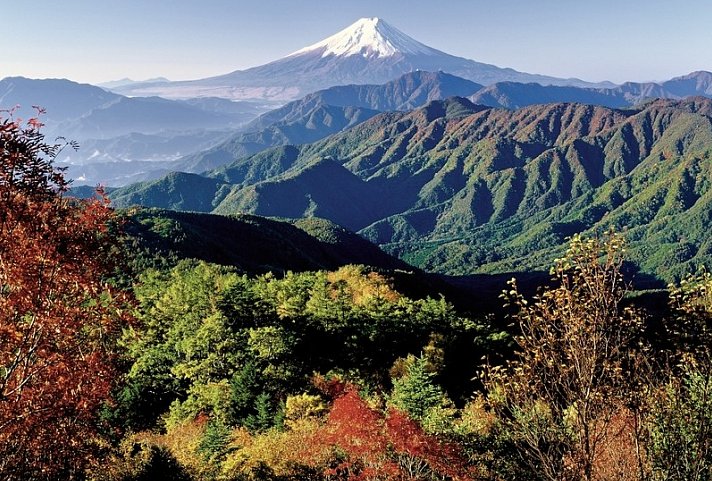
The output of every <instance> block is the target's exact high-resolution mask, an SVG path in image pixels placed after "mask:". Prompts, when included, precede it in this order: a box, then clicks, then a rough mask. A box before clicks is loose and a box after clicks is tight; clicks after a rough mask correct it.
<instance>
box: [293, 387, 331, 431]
mask: <svg viewBox="0 0 712 481" xmlns="http://www.w3.org/2000/svg"><path fill="white" fill-rule="evenodd" d="M326 411H327V406H326V404H325V403H324V401H323V400H322V399H321V397H320V396H317V395H311V394H306V393H303V394H298V395H295V396H287V401H286V402H285V410H284V416H285V424H286V425H287V426H289V427H294V426H295V425H296V424H298V423H299V422H301V421H303V420H307V419H309V418H316V417H319V416H321V415H323V414H324V413H325V412H326Z"/></svg>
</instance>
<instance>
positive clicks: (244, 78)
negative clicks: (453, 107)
mask: <svg viewBox="0 0 712 481" xmlns="http://www.w3.org/2000/svg"><path fill="white" fill-rule="evenodd" d="M417 70H426V71H438V70H442V71H444V72H447V73H450V74H452V75H456V76H458V77H462V78H465V79H468V80H471V81H473V82H477V83H480V84H483V85H490V84H492V83H496V82H502V81H512V82H537V83H540V84H545V85H577V86H591V87H593V86H604V85H601V84H594V83H589V82H584V81H582V80H578V79H560V78H555V77H550V76H546V75H537V74H528V73H523V72H518V71H516V70H513V69H510V68H500V67H497V66H494V65H490V64H485V63H481V62H476V61H474V60H468V59H465V58H461V57H456V56H453V55H449V54H447V53H445V52H441V51H440V50H436V49H434V48H432V47H428V46H427V45H424V44H422V43H420V42H418V41H417V40H415V39H413V38H411V37H409V36H408V35H406V34H405V33H403V32H401V31H400V30H398V29H397V28H395V27H394V26H392V25H390V24H388V23H387V22H385V21H384V20H382V19H380V18H362V19H359V20H357V21H356V22H355V23H353V24H352V25H350V26H348V27H346V28H345V29H343V30H342V31H340V32H338V33H336V34H334V35H332V36H331V37H329V38H326V39H324V40H322V41H320V42H317V43H315V44H313V45H311V46H309V47H305V48H302V49H299V50H297V51H296V52H294V53H292V54H290V55H287V56H286V57H284V58H281V59H279V60H275V61H273V62H270V63H267V64H265V65H261V66H258V67H253V68H250V69H247V70H238V71H234V72H231V73H228V74H225V75H220V76H217V77H210V78H206V79H200V80H191V81H181V82H163V83H146V84H132V85H129V86H127V87H120V88H118V89H117V92H119V93H123V94H129V95H141V96H150V95H159V96H163V97H167V98H186V97H201V96H219V97H226V98H233V99H248V98H265V99H277V100H284V101H286V100H294V99H296V98H299V97H302V96H304V95H305V94H308V93H310V92H314V91H316V90H322V89H325V88H328V87H332V86H336V85H347V84H380V83H385V82H388V81H390V80H392V79H394V78H396V77H398V76H400V75H403V74H405V73H408V72H413V71H417ZM611 85H612V84H608V85H606V86H611Z"/></svg>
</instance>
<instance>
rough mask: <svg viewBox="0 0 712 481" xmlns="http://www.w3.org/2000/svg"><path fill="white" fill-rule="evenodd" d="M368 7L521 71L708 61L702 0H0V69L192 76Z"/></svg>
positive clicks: (442, 45)
mask: <svg viewBox="0 0 712 481" xmlns="http://www.w3.org/2000/svg"><path fill="white" fill-rule="evenodd" d="M373 16H377V17H381V18H383V19H385V20H386V21H387V22H389V23H391V24H392V25H394V26H395V27H397V28H399V29H400V30H402V31H404V32H405V33H407V34H409V35H410V36H412V37H414V38H415V39H417V40H419V41H421V42H423V43H425V44H427V45H429V46H431V47H434V48H437V49H440V50H443V51H445V52H448V53H451V54H454V55H459V56H462V57H467V58H471V59H474V60H478V61H481V62H487V63H493V64H495V65H498V66H501V67H512V68H515V69H517V70H521V71H525V72H530V73H541V74H547V75H555V76H559V77H579V78H582V79H585V80H591V81H601V80H611V81H614V82H622V81H625V80H636V81H642V80H665V79H668V78H671V77H674V76H677V75H682V74H686V73H689V72H691V71H694V70H712V28H710V26H711V25H712V1H710V0H677V1H673V0H667V1H662V0H598V1H596V0H521V1H515V0H452V1H448V0H441V1H434V0H398V1H396V0H351V1H335V0H320V1H317V0H283V1H278V0H202V1H197V0H196V1H188V0H183V1H180V0H111V1H109V0H34V1H28V0H0V19H2V25H3V29H2V32H3V35H2V37H3V39H2V41H1V42H0V78H2V77H6V76H13V75H22V76H26V77H33V78H46V77H65V78H69V79H72V80H76V81H81V82H102V81H107V80H113V79H118V78H122V77H131V78H133V79H145V78H150V77H157V76H165V77H168V78H170V79H171V80H180V79H192V78H202V77H208V76H212V75H219V74H223V73H227V72H230V71H233V70H237V69H244V68H247V67H251V66H256V65H260V64H263V63H267V62H269V61H271V60H275V59H277V58H279V57H282V56H284V55H287V54H289V53H291V52H292V51H294V50H297V49H299V48H301V47H304V46H306V45H308V44H311V43H314V42H316V41H318V40H321V39H322V38H324V37H326V36H329V35H331V34H333V33H335V32H337V31H338V30H340V29H342V28H344V27H346V26H348V25H349V24H351V23H352V22H354V21H355V20H357V19H358V18H360V17H373Z"/></svg>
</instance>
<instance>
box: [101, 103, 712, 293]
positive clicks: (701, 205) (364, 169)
mask: <svg viewBox="0 0 712 481" xmlns="http://www.w3.org/2000/svg"><path fill="white" fill-rule="evenodd" d="M710 160H712V100H710V99H705V98H692V99H688V100H684V101H673V100H657V101H653V102H649V103H647V104H644V105H642V106H640V107H638V108H636V109H630V108H627V109H625V110H616V109H609V108H605V107H598V106H591V105H582V104H567V103H560V104H548V105H539V106H531V107H527V108H523V109H519V110H515V111H509V110H501V109H491V108H486V107H482V106H476V105H474V104H472V103H470V102H469V101H467V100H465V99H456V98H455V99H449V100H446V101H434V102H431V103H430V104H428V105H427V106H425V107H423V108H420V109H416V110H414V111H411V112H402V113H400V112H392V113H386V114H381V115H378V116H376V117H374V118H372V119H370V120H369V121H367V122H364V123H362V124H360V125H358V126H356V127H354V128H352V129H350V130H347V131H345V132H342V133H340V134H337V135H334V136H332V137H329V138H327V139H325V140H322V141H320V142H317V143H314V144H308V145H303V146H298V147H282V148H279V149H276V150H268V151H265V152H262V153H260V154H257V155H256V156H253V157H251V158H248V159H243V160H239V161H237V162H235V163H234V164H231V165H227V166H225V167H223V168H221V169H218V170H216V171H214V172H213V173H212V174H210V176H211V177H212V181H211V182H214V183H215V184H214V185H217V184H218V182H223V183H224V184H220V189H219V192H220V194H219V195H215V196H213V197H212V198H210V196H209V195H207V194H206V198H205V199H203V200H202V201H201V203H200V205H203V206H210V207H213V209H214V210H215V211H217V212H222V213H227V212H237V211H241V212H252V213H258V212H259V213H261V214H264V215H272V216H291V217H302V216H306V217H308V216H313V215H319V216H323V217H327V218H330V219H332V220H334V221H336V222H341V223H343V224H344V225H348V226H349V228H351V229H353V230H358V231H359V232H360V233H361V234H363V235H364V236H366V237H367V238H368V239H371V240H372V241H374V242H375V243H377V244H379V245H381V246H383V247H384V248H386V249H387V250H388V251H389V252H391V253H394V254H397V255H398V256H399V257H401V258H403V259H406V260H408V261H409V262H411V263H413V264H415V265H417V266H419V267H422V268H425V269H428V270H435V271H438V272H442V273H449V274H466V273H473V272H509V271H513V270H522V269H527V270H528V269H536V268H539V267H543V266H546V265H548V264H549V263H550V262H551V259H552V258H553V257H555V256H556V255H558V254H559V253H560V250H559V249H560V248H561V246H562V245H563V243H564V242H565V239H566V237H567V236H569V235H571V234H573V233H575V232H581V231H585V232H598V231H601V230H604V229H607V228H609V227H611V226H613V227H617V228H618V229H626V230H627V232H628V233H629V236H630V238H631V241H632V244H631V248H630V252H631V256H632V259H633V260H634V261H635V262H636V263H637V264H638V266H639V267H640V268H641V269H642V270H643V272H644V273H648V274H654V275H656V276H659V277H661V278H663V279H667V280H669V279H673V278H675V277H677V276H679V275H681V274H682V273H683V272H684V271H689V270H694V267H695V266H696V265H699V264H701V263H704V262H708V261H710V260H712V257H710V256H712V248H711V247H709V246H708V244H709V240H708V236H707V235H706V232H707V230H706V229H708V228H709V227H710V222H711V221H712V219H710V218H709V212H710V211H711V210H710V208H712V206H707V203H708V198H712V197H710V196H712V193H711V192H710V190H709V185H710V184H709V183H708V182H706V180H705V179H708V178H710V176H712V172H709V166H710V165H712V164H711V163H710ZM189 184H190V183H188V185H183V186H181V187H180V188H181V189H182V190H181V192H182V194H181V195H187V194H189V193H191V192H199V191H200V189H191V187H190V185H189ZM327 184H328V185H327ZM156 188H157V187H156V185H155V184H145V185H143V186H142V189H143V190H144V191H145V192H151V191H152V189H156ZM205 192H207V193H208V194H209V193H210V189H207V190H206V191H205ZM115 194H116V195H117V197H116V201H117V203H118V204H122V203H125V201H126V197H122V196H123V195H124V194H123V192H122V191H121V190H119V191H117V192H116V193H115ZM172 195H176V194H172ZM167 198H168V197H165V196H161V202H162V203H163V204H165V203H166V199H167ZM164 206H165V205H164ZM171 207H172V206H171ZM206 209H207V207H206ZM641 275H642V274H641Z"/></svg>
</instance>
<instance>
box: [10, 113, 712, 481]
mask: <svg viewBox="0 0 712 481" xmlns="http://www.w3.org/2000/svg"><path fill="white" fill-rule="evenodd" d="M58 142H60V143H58V144H51V143H47V142H46V140H45V139H44V137H43V135H42V133H41V132H40V128H39V122H38V121H37V120H36V119H31V120H30V121H29V122H27V123H25V124H20V123H19V122H16V121H13V120H12V119H10V120H5V121H3V123H1V124H0V305H1V306H2V308H0V336H1V337H0V339H1V341H0V342H1V344H0V478H2V479H6V480H8V481H11V480H57V479H71V480H86V481H139V480H142V481H143V480H146V481H147V480H191V481H199V480H200V481H202V480H206V481H213V480H214V481H248V480H274V481H278V480H279V481H286V480H329V481H332V480H344V481H346V480H491V481H495V480H502V481H504V480H551V481H569V480H571V481H574V480H585V481H593V480H601V481H602V480H651V481H657V480H661V481H662V480H680V481H682V480H685V481H697V480H699V481H703V480H709V479H712V441H711V440H712V377H711V374H712V358H711V352H710V346H712V331H711V330H710V329H711V327H712V274H710V273H708V272H706V271H704V270H703V271H699V272H691V273H689V275H688V276H687V277H684V278H683V280H682V281H680V282H677V283H675V284H670V285H669V286H668V287H667V288H666V289H664V290H659V291H656V292H654V293H641V292H638V291H634V290H633V289H632V285H631V282H630V279H629V278H627V277H626V276H627V274H628V273H629V272H630V269H629V257H627V256H628V252H627V245H628V242H629V241H628V240H627V239H626V234H625V233H616V232H614V231H613V230H608V231H606V232H602V233H600V234H599V235H591V236H581V235H576V234H574V235H572V236H571V237H570V238H569V239H568V244H567V247H566V249H565V251H564V252H562V253H561V256H560V257H558V258H556V259H555V260H554V261H553V262H552V264H551V266H550V271H549V276H548V280H547V281H546V282H544V283H542V284H541V285H539V286H538V287H536V288H532V286H531V285H530V284H531V280H529V281H528V282H527V286H526V287H525V286H524V285H521V283H522V280H521V279H520V280H519V282H520V284H518V281H517V280H516V279H512V280H511V281H510V282H509V283H508V284H507V287H506V290H504V291H503V292H502V293H501V295H500V297H499V298H498V301H497V302H496V303H495V304H496V307H494V308H493V307H491V304H484V303H479V302H477V301H476V299H477V296H476V293H472V296H471V299H470V302H463V299H462V298H463V295H462V293H460V295H459V296H458V299H457V302H455V300H453V299H449V297H448V293H449V292H451V291H450V290H448V289H447V288H444V287H443V284H442V282H444V281H442V280H435V279H434V278H431V277H428V276H427V275H426V274H425V273H422V272H420V271H417V270H414V269H413V270H410V271H409V270H408V269H409V267H408V266H407V264H404V263H401V262H400V261H398V260H397V259H394V258H391V257H389V256H387V255H385V254H383V253H380V254H378V255H376V254H373V252H375V251H372V250H369V249H371V248H372V246H369V245H367V243H366V244H364V243H361V241H358V240H356V238H355V237H351V236H350V235H349V234H348V233H347V232H346V231H343V230H339V229H337V228H335V227H334V226H333V225H331V224H328V223H325V222H321V221H318V220H312V221H302V222H301V223H297V224H290V223H286V222H280V221H277V220H267V219H263V220H260V219H259V218H256V217H254V218H253V217H250V218H239V216H233V217H229V216H228V217H221V216H217V215H208V214H204V215H203V216H202V217H200V216H197V217H196V216H193V217H191V216H190V215H188V214H182V216H183V217H180V216H176V215H173V214H170V213H168V212H167V211H151V210H148V211H147V210H142V209H132V208H128V209H125V210H115V209H114V208H113V207H111V205H110V202H109V199H108V198H107V197H106V196H105V195H104V194H103V192H102V191H101V190H99V191H97V193H96V194H95V196H94V197H93V198H91V199H85V200H78V199H75V198H72V197H71V196H70V195H68V194H67V190H68V188H69V182H68V181H67V180H66V179H65V177H64V175H63V172H62V170H61V169H58V168H57V167H56V166H55V165H54V163H53V160H54V158H55V157H56V156H57V154H58V152H59V151H61V150H62V149H65V148H70V149H71V148H72V147H73V145H72V144H71V143H67V142H65V141H63V140H61V139H60V140H58ZM250 225H257V226H259V229H251V228H250V227H249V226H250ZM186 226H190V228H188V227H186ZM221 228H224V229H226V231H225V232H227V233H226V234H225V235H224V236H223V237H220V238H219V239H218V237H216V236H214V237H212V239H213V241H211V242H213V243H207V242H208V240H205V239H204V238H203V237H194V236H195V233H196V232H199V231H200V230H199V229H205V230H207V231H209V230H213V231H215V230H218V229H221ZM258 231H259V232H258ZM258 235H259V236H262V237H256V236H258ZM206 238H207V237H206ZM199 239H204V240H203V242H206V244H201V243H200V242H201V241H200V240H199ZM215 239H218V240H215ZM241 242H245V244H241ZM248 243H251V244H250V245H253V244H254V245H257V246H261V252H262V254H263V255H264V257H263V258H259V259H258V258H252V259H251V262H253V264H249V265H248V264H246V262H247V261H246V260H245V259H244V258H242V257H240V253H239V251H240V250H241V249H242V247H241V246H242V245H248ZM344 245H345V246H347V247H346V252H339V249H340V246H341V248H343V246H344ZM354 252H356V253H357V254H358V255H357V254H354ZM300 256H301V257H300ZM370 256H372V257H370ZM369 258H373V259H376V261H377V265H367V264H369V263H368V262H366V261H367V260H368V259H369ZM464 297H467V296H464Z"/></svg>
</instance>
